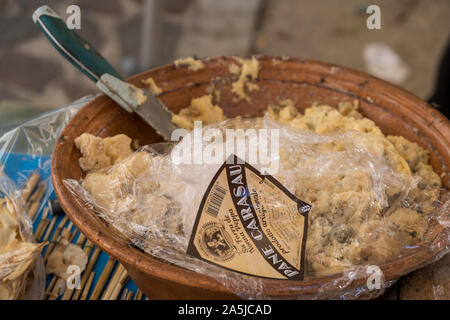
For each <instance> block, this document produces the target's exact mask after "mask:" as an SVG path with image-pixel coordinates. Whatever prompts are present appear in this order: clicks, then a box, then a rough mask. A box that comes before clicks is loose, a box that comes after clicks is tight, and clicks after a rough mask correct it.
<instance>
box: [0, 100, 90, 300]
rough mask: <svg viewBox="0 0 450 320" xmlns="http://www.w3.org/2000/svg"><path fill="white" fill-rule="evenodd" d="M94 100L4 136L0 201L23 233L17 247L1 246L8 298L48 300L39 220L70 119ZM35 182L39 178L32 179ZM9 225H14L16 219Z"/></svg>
mask: <svg viewBox="0 0 450 320" xmlns="http://www.w3.org/2000/svg"><path fill="white" fill-rule="evenodd" d="M91 99H92V97H85V98H82V99H80V100H78V101H76V102H74V103H72V104H71V105H69V106H66V107H64V108H61V109H58V110H54V111H50V112H48V113H45V114H42V115H40V116H39V117H36V118H34V119H31V120H29V121H26V122H23V123H22V124H20V125H19V126H18V127H16V128H14V129H12V130H11V131H9V132H6V133H5V134H4V135H3V136H1V137H0V166H1V172H0V198H1V199H7V200H3V201H8V210H9V211H8V212H10V213H11V217H14V218H13V219H15V220H16V221H17V222H18V227H19V233H20V234H19V235H18V236H17V240H18V243H16V245H15V246H14V247H12V246H8V244H9V245H10V244H11V241H9V240H11V239H9V240H7V241H5V243H6V245H5V246H0V281H2V283H4V284H6V285H7V286H8V288H9V292H8V293H7V294H6V293H5V291H4V292H3V293H5V296H3V298H8V299H33V300H34V299H42V298H43V296H44V292H45V268H44V263H43V259H42V257H41V255H40V251H41V248H42V245H38V244H36V243H35V240H34V237H33V218H34V217H36V216H37V213H38V212H39V211H40V210H41V209H42V208H43V207H44V206H45V205H46V204H47V201H48V198H49V196H50V195H51V193H52V192H53V187H52V184H51V180H50V158H51V153H52V151H53V147H54V145H55V143H56V140H57V139H58V137H59V135H60V133H61V130H62V129H63V128H64V127H65V125H66V124H67V122H68V120H70V118H71V117H72V116H73V115H74V114H75V113H76V112H77V111H78V110H79V109H80V108H81V107H82V106H83V105H85V104H86V103H87V102H89V101H90V100H91ZM31 177H34V178H37V179H34V178H32V179H31V180H30V178H31ZM38 180H39V181H40V182H38ZM30 181H34V182H31V183H30ZM27 182H28V187H27ZM27 188H28V190H27ZM33 194H36V196H35V197H33ZM31 204H32V205H31ZM5 208H6V206H5ZM5 217H6V216H5ZM8 217H10V216H8ZM5 219H6V218H5ZM4 221H5V220H4ZM4 221H3V224H2V223H1V222H0V235H1V234H3V235H7V232H8V231H7V227H8V225H7V224H6V223H5V222H4ZM9 222H10V223H11V224H14V222H13V220H11V218H9ZM10 248H15V249H14V250H12V249H11V250H10ZM17 274H19V276H16V275H17ZM11 278H13V279H12V280H11ZM4 288H5V287H4Z"/></svg>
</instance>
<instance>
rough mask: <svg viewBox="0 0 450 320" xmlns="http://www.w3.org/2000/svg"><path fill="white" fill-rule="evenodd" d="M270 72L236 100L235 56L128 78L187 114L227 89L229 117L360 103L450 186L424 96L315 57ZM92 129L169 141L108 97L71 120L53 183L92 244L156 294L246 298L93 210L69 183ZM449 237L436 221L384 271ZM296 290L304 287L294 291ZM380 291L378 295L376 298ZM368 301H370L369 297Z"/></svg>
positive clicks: (268, 289)
mask: <svg viewBox="0 0 450 320" xmlns="http://www.w3.org/2000/svg"><path fill="white" fill-rule="evenodd" d="M258 59H259V61H260V64H261V71H260V73H259V77H258V80H257V83H258V85H259V86H260V90H259V91H256V92H253V93H251V94H250V95H249V96H250V98H251V102H250V103H247V102H245V101H242V100H241V101H236V97H235V96H234V95H233V94H232V93H231V82H233V81H235V80H236V79H237V76H236V75H234V74H231V73H230V72H229V70H228V66H229V65H230V64H231V63H233V62H235V61H234V59H233V58H231V57H218V58H213V59H207V60H205V61H204V62H205V68H203V69H201V70H199V71H196V72H192V71H188V70H187V68H185V67H182V68H179V69H176V68H175V67H174V65H173V64H170V65H166V66H163V67H160V68H156V69H152V70H149V71H146V72H143V73H141V74H138V75H135V76H133V77H131V78H130V79H129V81H130V82H132V83H134V84H135V85H137V86H141V87H142V84H141V82H140V80H141V79H145V78H148V77H152V78H153V79H154V80H155V81H156V83H157V84H158V85H159V86H160V87H161V88H162V90H163V93H162V94H161V96H160V98H161V100H162V101H163V102H164V103H165V104H166V105H167V106H168V107H169V108H170V109H171V110H172V111H175V112H178V111H179V110H180V109H182V108H185V107H187V106H188V105H189V103H190V101H191V100H192V98H195V97H199V96H202V95H204V94H205V93H207V92H211V90H213V89H218V90H220V92H221V94H220V106H221V107H222V108H223V109H224V112H225V114H226V115H227V116H228V117H234V116H237V115H243V116H261V115H263V113H264V112H265V110H266V108H267V105H268V104H269V103H276V102H278V101H280V100H283V99H287V98H289V99H291V100H293V102H294V103H295V105H296V106H297V107H298V108H299V109H300V110H303V109H305V108H306V107H309V106H310V105H311V104H312V103H314V102H320V103H323V104H328V105H331V106H337V104H338V102H340V101H353V100H354V99H357V100H359V104H360V110H361V111H362V113H363V114H364V115H365V116H367V117H368V118H370V119H372V120H374V121H375V122H376V124H377V125H378V126H380V127H381V129H382V130H383V132H384V133H385V134H391V135H402V136H404V137H405V138H407V139H408V140H410V141H414V142H417V143H418V144H420V145H421V146H423V147H424V148H426V149H428V150H429V151H430V161H431V164H432V166H433V168H434V169H435V170H436V171H437V172H438V173H439V174H443V176H444V178H443V182H444V186H445V188H447V189H448V188H449V182H450V180H449V176H450V175H449V168H450V123H449V121H448V120H447V119H446V118H445V117H444V116H442V115H441V114H440V113H439V112H438V111H436V110H435V109H433V108H431V107H430V106H429V105H428V104H426V103H425V102H424V101H422V100H421V99H419V98H417V97H416V96H414V95H413V94H411V93H409V92H406V91H404V90H402V89H400V88H398V87H395V86H393V85H391V84H389V83H386V82H384V81H382V80H380V79H377V78H374V77H371V76H369V75H367V74H365V73H363V72H359V71H355V70H352V69H349V68H345V67H340V66H335V65H331V64H328V63H322V62H316V61H311V60H301V59H293V58H285V57H283V58H281V57H268V56H259V57H258ZM83 132H88V133H91V134H94V135H96V136H100V137H107V136H113V135H115V134H119V133H124V134H127V135H128V136H130V137H132V138H136V139H139V141H140V143H141V144H150V143H154V142H158V141H161V138H160V137H159V136H158V135H157V134H156V133H155V131H154V130H153V129H151V128H150V127H149V126H147V124H146V123H145V122H144V121H143V120H141V119H140V118H139V117H138V116H136V115H135V114H129V113H127V112H125V111H123V110H122V109H121V108H120V107H118V106H117V105H116V104H115V103H114V102H112V100H110V99H109V98H107V97H106V96H99V97H98V98H96V99H94V100H93V101H92V102H90V103H89V104H88V105H86V106H85V107H84V108H83V109H81V110H80V111H79V112H78V113H77V114H76V115H75V117H74V118H73V119H72V120H71V121H70V122H69V124H68V125H67V127H66V128H65V129H64V131H63V132H62V135H61V137H60V139H59V140H58V143H57V144H56V146H55V150H54V153H53V158H52V179H53V185H54V188H55V192H56V195H57V197H58V199H59V201H60V202H61V205H62V207H63V209H64V210H65V212H66V213H67V215H68V216H69V218H70V219H71V220H72V221H73V223H74V224H75V225H76V226H77V227H78V228H79V229H80V230H81V232H83V233H84V234H85V235H86V236H87V238H88V239H89V240H91V241H92V242H93V243H95V244H96V245H97V246H99V247H100V248H101V249H102V250H104V251H106V252H107V253H108V254H110V255H111V256H113V257H114V258H116V259H117V260H119V261H120V262H121V263H122V264H123V265H124V266H125V267H126V269H127V270H128V272H129V274H130V276H131V278H132V279H133V280H134V281H135V282H136V284H137V285H138V286H139V287H140V288H141V290H142V291H143V292H144V293H145V294H146V295H147V296H148V297H149V298H160V299H170V298H178V299H194V298H200V299H201V298H209V299H214V298H224V299H226V298H237V296H236V295H234V294H232V293H230V291H228V290H227V289H226V288H225V287H224V286H223V285H222V284H220V283H219V282H217V281H216V280H214V279H211V278H209V277H207V276H205V275H201V274H196V273H194V272H192V271H189V270H186V269H183V268H181V267H177V266H174V265H169V264H166V263H164V262H161V261H159V260H157V259H155V258H153V257H151V256H150V255H148V254H146V253H144V252H143V251H141V250H139V249H137V248H135V247H133V246H131V245H130V244H129V242H128V241H127V239H126V238H124V236H122V235H120V234H119V232H118V231H117V230H115V229H114V228H113V227H111V226H109V225H107V224H106V223H105V222H104V221H103V220H102V219H100V218H99V217H97V216H96V214H95V213H94V212H93V211H91V210H90V209H89V208H88V207H86V206H84V205H83V204H82V203H81V202H79V201H77V199H76V197H75V196H74V195H73V194H72V193H70V192H69V190H68V189H67V188H66V187H65V185H64V184H63V180H64V179H69V178H70V179H80V178H81V177H82V172H81V170H80V167H79V165H78V158H79V157H80V153H79V151H78V150H77V149H76V147H75V145H74V142H73V140H74V139H75V138H76V137H78V136H79V135H80V134H82V133H83ZM446 237H448V234H447V231H446V230H445V229H443V228H442V227H441V226H440V225H439V224H437V223H434V222H432V223H431V226H430V230H429V232H428V233H427V237H426V239H425V242H424V244H423V245H420V246H418V247H417V248H416V249H411V250H409V251H408V252H407V253H406V254H405V255H404V256H403V257H401V258H399V259H397V260H395V261H390V262H389V263H386V264H384V265H382V266H380V267H381V269H382V270H383V272H384V276H385V279H386V280H395V279H398V278H399V277H400V276H402V275H404V274H406V273H409V272H411V271H413V270H415V269H417V268H419V267H421V266H423V265H424V264H426V263H427V262H429V261H431V260H432V259H433V258H434V257H436V256H437V255H439V253H440V252H442V250H443V249H444V248H443V247H442V246H438V245H435V246H430V244H431V243H439V242H440V241H443V240H444V239H446ZM339 277H340V275H330V276H326V277H319V278H311V279H305V280H304V281H299V282H293V281H283V280H278V281H277V280H267V281H266V284H265V289H264V292H263V294H264V295H265V296H268V297H272V298H310V297H323V298H329V297H334V298H337V297H340V296H342V290H341V289H340V287H339V286H338V285H334V286H333V285H329V286H327V287H326V288H325V289H324V291H323V292H322V293H321V294H320V295H318V296H316V294H317V293H318V288H319V287H321V286H323V285H324V284H325V283H330V282H331V281H333V280H335V279H337V278H339ZM365 281H366V280H365V279H360V280H355V281H354V282H353V283H351V284H350V285H349V287H348V288H347V289H348V290H350V291H351V289H352V288H356V287H358V286H364V285H365V283H366V282H365ZM292 288H295V289H292ZM371 293H372V294H373V292H371ZM359 297H364V294H362V295H361V296H359Z"/></svg>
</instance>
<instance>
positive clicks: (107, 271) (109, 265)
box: [89, 257, 116, 300]
mask: <svg viewBox="0 0 450 320" xmlns="http://www.w3.org/2000/svg"><path fill="white" fill-rule="evenodd" d="M115 263H116V260H114V259H113V258H111V257H109V260H108V262H107V263H106V266H105V268H104V269H103V272H102V274H101V275H100V278H99V279H98V281H97V284H96V286H95V289H94V292H92V294H91V296H90V297H89V300H97V299H98V298H99V297H100V294H101V293H102V290H103V288H104V287H105V283H106V281H107V280H108V278H109V275H110V274H111V271H112V270H113V268H114V265H115Z"/></svg>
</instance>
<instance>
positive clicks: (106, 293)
mask: <svg viewBox="0 0 450 320" xmlns="http://www.w3.org/2000/svg"><path fill="white" fill-rule="evenodd" d="M123 270H124V268H123V266H122V264H120V263H119V264H118V266H117V268H116V270H114V274H113V276H112V277H111V280H110V281H109V283H108V286H107V287H106V289H105V291H104V292H103V295H102V297H101V300H111V299H110V296H111V293H112V292H113V291H114V290H115V288H116V287H117V286H118V285H119V279H120V278H121V275H122V272H123Z"/></svg>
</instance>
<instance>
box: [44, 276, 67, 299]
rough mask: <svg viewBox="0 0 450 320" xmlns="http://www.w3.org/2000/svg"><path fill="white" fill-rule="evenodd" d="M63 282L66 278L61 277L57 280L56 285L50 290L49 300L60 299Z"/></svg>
mask: <svg viewBox="0 0 450 320" xmlns="http://www.w3.org/2000/svg"><path fill="white" fill-rule="evenodd" d="M63 284H64V279H62V278H59V279H58V280H57V281H56V283H55V286H54V287H53V289H52V291H51V292H50V296H49V298H48V300H56V299H58V297H59V296H60V295H61V287H62V285H63Z"/></svg>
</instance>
